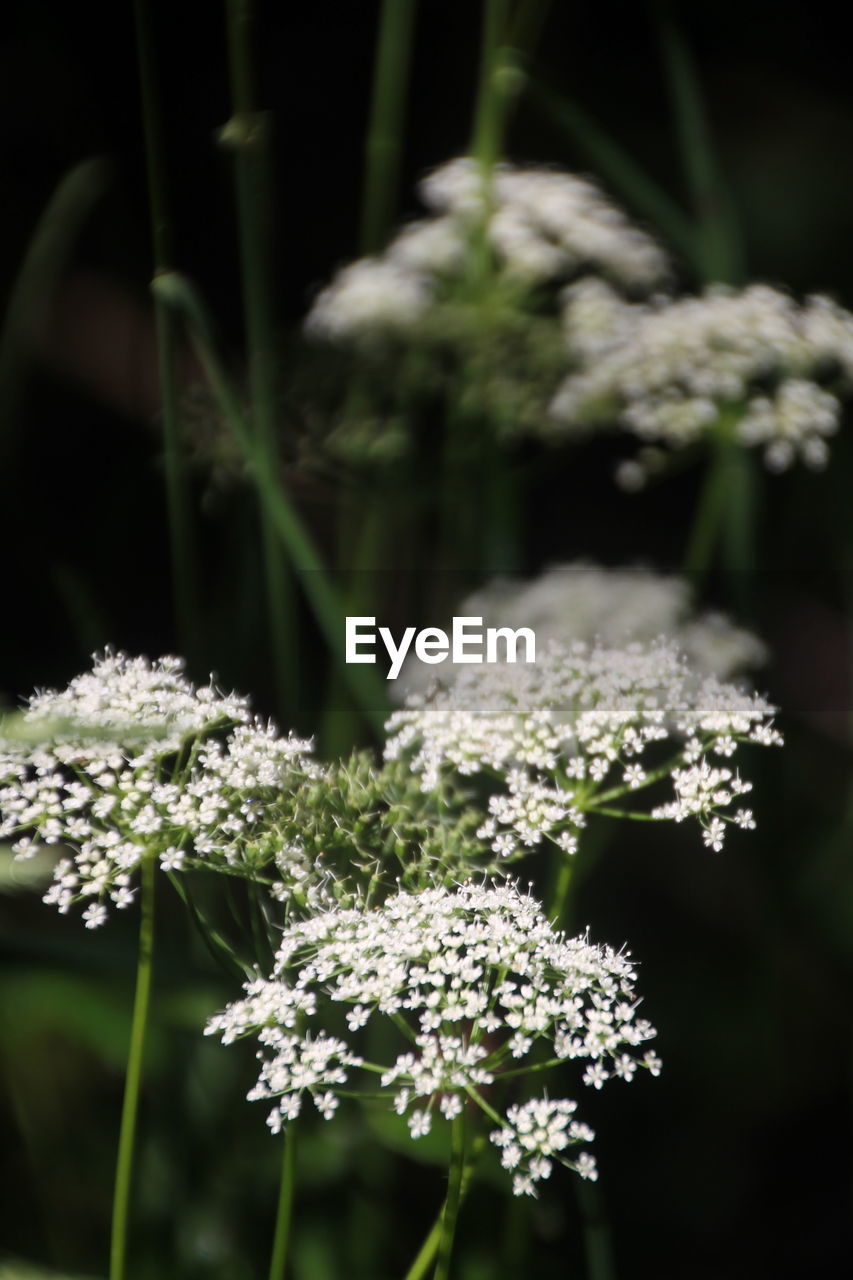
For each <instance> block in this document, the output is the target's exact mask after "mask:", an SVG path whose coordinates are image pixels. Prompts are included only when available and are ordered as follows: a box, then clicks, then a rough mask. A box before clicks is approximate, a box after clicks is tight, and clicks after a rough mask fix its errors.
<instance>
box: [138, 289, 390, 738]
mask: <svg viewBox="0 0 853 1280" xmlns="http://www.w3.org/2000/svg"><path fill="white" fill-rule="evenodd" d="M155 288H156V289H157V291H158V292H159V293H160V295H161V296H162V297H163V298H164V299H166V300H167V301H168V303H169V305H170V306H172V307H175V308H176V309H177V310H179V311H181V312H182V313H183V315H184V316H185V317H186V320H187V322H188V325H189V330H190V336H191V338H192V341H193V346H194V349H195V351H196V353H197V355H198V358H199V361H200V363H201V365H202V368H203V369H204V373H205V376H206V377H207V379H208V381H209V383H210V387H211V390H212V391H213V394H214V396H215V397H216V399H217V401H218V403H219V406H220V408H221V410H222V414H223V417H224V419H225V422H226V424H227V426H228V428H229V430H230V431H231V433H232V435H233V437H234V439H235V441H236V443H237V445H238V446H239V448H240V451H241V453H242V454H243V457H244V459H245V461H246V464H247V467H248V469H249V473H250V475H251V478H252V481H253V482H254V484H255V486H256V488H257V490H258V496H259V498H260V500H261V502H262V504H264V506H265V507H266V510H267V511H268V513H269V516H270V519H271V521H272V523H273V526H274V528H275V530H276V534H277V536H278V537H279V538H281V540H282V542H283V543H284V546H285V548H286V550H287V552H288V554H289V556H290V559H291V563H292V564H293V565H294V567H295V568H296V569H297V570H298V571H299V573H300V577H301V582H302V585H303V588H304V590H305V594H306V596H307V597H308V600H309V603H310V604H311V607H312V609H313V611H314V616H315V618H316V619H317V623H318V625H319V627H320V630H321V631H322V633H323V635H324V637H325V640H326V643H327V644H328V646H329V649H330V650H331V652H332V653H333V655H334V656H335V658H336V659H337V661H338V662H339V664H340V665H341V668H342V670H343V671H344V673H345V674H346V677H347V680H348V682H349V686H350V689H351V690H352V693H353V696H354V697H355V699H356V701H357V702H358V704H359V706H360V707H361V709H362V711H363V712H364V714H365V716H366V717H367V720H368V722H369V723H370V724H371V725H373V726H374V728H376V729H378V730H381V729H382V727H383V725H384V723H385V715H386V711H387V706H388V695H387V692H386V690H385V688H384V682H383V681H382V680H381V679H380V678H379V677H378V676H377V675H376V671H375V669H374V668H373V667H366V666H353V665H347V663H346V661H345V645H344V610H343V608H342V602H341V600H340V597H339V595H338V592H337V591H336V590H335V587H334V584H333V583H332V581H331V579H330V577H329V574H328V571H327V569H326V566H325V564H324V563H323V560H322V558H321V556H320V553H319V550H318V549H317V546H316V544H315V543H314V540H313V538H312V537H311V535H310V533H309V532H308V530H307V529H306V528H305V526H304V525H303V523H302V521H301V519H300V517H299V513H298V512H297V510H296V508H295V507H294V506H293V505H292V504H291V502H290V499H289V497H288V495H287V493H286V491H285V489H284V487H283V486H282V485H281V484H280V483H279V482H278V480H277V478H276V476H275V475H273V474H272V473H271V472H270V471H269V468H268V467H266V466H265V465H264V459H263V457H262V456H259V453H258V449H257V446H256V443H255V441H254V438H253V436H252V434H251V433H250V432H249V431H248V430H247V429H246V424H245V422H244V419H243V412H242V409H241V407H240V404H239V401H238V399H237V396H236V394H235V393H234V391H233V389H232V387H231V385H230V382H229V379H228V377H227V375H226V374H225V372H224V370H223V367H222V363H221V361H220V359H219V357H218V355H217V353H216V348H215V344H214V342H213V336H212V333H211V328H210V324H209V322H208V319H207V316H206V314H205V311H204V308H203V307H202V305H201V302H200V300H199V298H198V296H197V294H196V292H195V290H194V289H193V287H192V285H191V284H190V282H189V280H187V279H186V277H184V276H182V275H181V274H180V273H179V272H177V271H171V272H169V273H168V275H165V276H161V277H159V278H158V279H157V280H156V281H155Z"/></svg>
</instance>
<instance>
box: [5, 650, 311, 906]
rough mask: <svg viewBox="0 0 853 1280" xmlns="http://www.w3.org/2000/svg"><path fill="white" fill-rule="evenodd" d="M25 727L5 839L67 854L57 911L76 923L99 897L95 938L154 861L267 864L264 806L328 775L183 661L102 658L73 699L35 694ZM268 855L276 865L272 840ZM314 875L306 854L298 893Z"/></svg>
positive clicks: (12, 764)
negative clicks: (190, 672) (77, 912)
mask: <svg viewBox="0 0 853 1280" xmlns="http://www.w3.org/2000/svg"><path fill="white" fill-rule="evenodd" d="M23 724H24V726H25V727H26V728H27V730H28V731H29V735H30V737H31V738H33V739H34V740H35V741H36V745H35V746H32V745H28V743H27V742H26V741H24V740H21V739H20V738H16V739H14V740H8V741H4V740H2V739H0V839H9V838H12V839H14V844H13V846H12V847H13V850H14V852H15V854H16V856H17V857H18V858H27V857H30V856H32V855H33V854H34V853H35V852H36V851H37V850H38V849H39V848H40V847H42V846H44V845H48V846H53V847H57V848H59V849H60V850H62V851H63V852H64V853H65V854H67V855H68V856H63V857H61V858H60V859H59V861H58V862H57V865H56V867H55V871H54V880H53V883H52V885H51V886H50V888H49V889H48V891H47V894H46V895H45V901H46V902H48V903H51V904H54V905H55V906H57V907H58V909H59V910H60V911H61V912H63V913H65V912H67V911H69V909H70V908H71V906H72V905H73V904H74V903H76V902H78V901H80V900H88V905H87V907H86V909H85V910H84V912H83V919H84V922H85V924H86V927H87V928H90V929H93V928H96V927H97V926H99V925H101V924H103V923H104V922H105V921H106V919H107V914H108V905H109V904H111V905H113V906H114V907H117V908H119V909H121V908H124V907H127V906H129V905H130V903H131V902H132V901H133V898H134V896H135V888H134V885H133V873H134V872H135V871H136V870H137V868H138V867H139V865H140V863H141V862H142V859H143V858H144V857H147V856H151V857H156V858H157V859H158V861H159V864H160V866H161V867H162V868H163V869H164V870H166V871H180V870H182V869H185V868H188V867H192V866H197V865H205V866H218V867H221V868H233V869H235V870H236V869H239V867H240V865H241V864H242V863H245V862H247V861H249V860H251V859H252V858H253V856H255V855H256V854H257V853H258V848H259V845H258V841H259V838H260V835H261V834H262V833H263V832H264V831H265V830H266V823H265V817H264V808H265V806H266V805H267V804H268V803H269V802H270V801H271V800H272V799H274V798H275V797H276V796H277V795H278V794H279V792H280V791H281V790H282V788H283V787H285V786H286V785H287V784H288V783H290V784H292V783H293V782H294V780H295V779H299V778H302V777H306V776H312V775H313V773H314V771H316V765H314V763H313V762H312V761H311V760H310V759H309V758H308V753H309V752H310V750H311V744H310V743H308V742H302V741H300V740H298V739H296V738H292V737H291V738H282V737H280V736H279V735H278V734H277V733H276V731H275V730H274V729H273V728H272V727H271V726H268V725H263V724H261V723H259V722H257V721H254V720H252V719H251V718H250V715H249V711H248V709H247V704H246V700H245V699H244V698H241V697H237V696H235V695H225V694H221V693H219V692H218V691H217V690H216V689H215V687H214V686H213V684H211V685H209V686H207V687H205V688H197V687H195V686H194V685H192V684H191V683H190V682H189V681H188V680H187V679H186V677H185V676H184V674H183V664H182V662H181V661H180V660H179V659H177V658H162V659H160V660H159V661H157V662H149V661H148V659H146V658H130V657H128V656H127V655H125V654H122V653H112V652H108V653H107V654H105V655H104V656H103V657H96V659H95V661H94V666H93V669H92V670H91V671H89V672H86V673H85V674H83V675H81V676H78V677H76V678H75V679H74V680H73V681H72V682H71V684H70V685H69V686H68V688H67V689H65V690H62V691H56V692H53V691H50V692H42V693H38V694H36V695H35V696H34V697H33V698H32V699H31V700H30V702H29V705H28V707H27V710H26V712H25V714H24V716H23ZM40 735H41V738H42V740H41V741H38V739H39V737H40ZM205 735H208V736H205ZM209 735H214V736H209ZM260 852H261V854H262V856H264V857H265V858H266V859H267V860H270V861H271V860H272V857H273V853H272V851H269V850H266V849H265V848H263V841H262V840H261V841H260ZM309 874H310V867H309V860H308V859H307V858H304V857H301V858H300V857H299V856H297V851H294V856H293V857H292V858H291V859H290V862H289V884H290V887H291V889H292V888H295V887H296V886H297V885H300V884H302V883H303V882H304V881H305V880H306V879H307V878H308V876H309Z"/></svg>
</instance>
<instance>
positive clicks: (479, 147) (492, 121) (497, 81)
mask: <svg viewBox="0 0 853 1280" xmlns="http://www.w3.org/2000/svg"><path fill="white" fill-rule="evenodd" d="M508 17H509V4H508V0H484V7H483V37H482V45H481V54H480V83H479V87H478V89H477V104H476V107H475V111H474V134H473V138H472V140H471V153H472V155H474V156H475V157H476V158H477V159H478V160H479V162H480V164H481V165H482V167H483V169H484V171H485V172H486V173H488V172H490V171H491V169H492V168H493V166H494V165H495V163H496V162H497V160H498V158H499V156H500V153H501V148H502V145H503V128H504V123H505V120H506V108H507V104H508V99H507V93H506V89H507V87H508V86H507V77H506V76H502V75H501V71H502V69H503V67H504V62H505V55H506V51H505V49H504V42H505V40H506V37H507V32H508V25H507V23H508Z"/></svg>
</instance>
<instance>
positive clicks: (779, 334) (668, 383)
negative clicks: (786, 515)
mask: <svg viewBox="0 0 853 1280" xmlns="http://www.w3.org/2000/svg"><path fill="white" fill-rule="evenodd" d="M563 297H564V324H565V332H566V338H567V342H568V347H569V350H570V352H571V355H572V357H573V359H574V360H575V362H576V364H577V365H578V366H579V367H578V368H577V369H576V370H575V371H574V372H572V373H571V374H570V375H569V376H568V377H567V378H566V379H565V381H564V383H563V385H562V386H561V387H560V389H559V390H558V392H557V394H556V396H555V398H554V400H553V402H552V405H551V415H552V418H553V419H554V420H555V421H556V422H557V423H559V424H562V426H563V427H564V428H568V429H570V430H585V429H588V428H589V427H592V426H595V425H597V424H599V423H601V424H603V425H619V426H621V427H622V428H624V429H625V430H627V431H630V432H631V433H633V434H634V435H636V436H637V437H638V438H639V439H640V440H641V441H642V442H643V444H644V446H645V448H644V449H643V450H641V451H640V453H639V454H638V457H637V458H636V459H632V460H630V461H627V462H625V463H623V465H622V467H621V468H620V471H619V473H618V478H619V479H620V481H621V482H622V483H623V484H624V486H625V487H627V488H637V487H640V486H641V485H642V484H643V483H644V482H645V479H646V478H647V476H648V474H649V472H650V471H651V470H653V469H654V468H655V467H656V466H658V465H660V462H661V458H660V455H659V454H658V453H657V452H656V449H657V448H658V447H659V446H661V445H663V446H666V447H667V448H674V449H677V448H682V447H684V446H686V445H690V444H693V443H695V442H696V441H699V440H701V439H702V438H703V437H705V436H706V435H707V434H708V433H709V432H712V431H713V430H714V429H715V427H716V424H717V423H718V422H719V421H720V418H721V414H724V413H731V414H732V415H734V427H733V435H734V438H735V439H736V440H737V441H738V442H739V443H741V444H743V445H745V446H758V447H761V448H762V449H763V451H764V460H765V463H766V465H767V467H768V468H769V469H770V470H772V471H784V470H786V469H787V468H788V467H790V466H791V465H792V463H793V462H794V461H795V460H796V459H797V458H798V457H799V458H801V459H802V461H803V462H805V463H806V465H807V466H809V467H812V468H815V469H818V468H821V467H823V466H824V465H825V464H826V461H827V457H828V447H827V439H828V438H829V437H830V436H832V435H833V434H834V433H835V432H836V431H837V430H838V425H839V420H840V415H841V399H842V397H843V396H845V395H847V394H849V392H850V389H851V386H853V315H851V314H850V313H849V312H847V311H845V310H844V309H843V308H841V307H839V306H837V305H836V304H835V303H834V302H832V301H831V300H830V299H828V298H825V297H811V298H809V299H807V301H806V302H805V303H804V304H803V305H798V304H797V303H796V302H795V301H794V300H793V299H792V298H790V297H789V296H788V295H786V294H784V293H782V292H780V291H779V290H777V289H773V288H770V287H769V286H767V285H751V286H749V287H748V288H746V289H743V290H739V291H736V290H733V289H729V288H725V287H722V286H716V287H714V288H712V289H709V290H708V291H707V292H706V293H705V294H704V295H703V296H701V297H696V298H691V297H688V298H679V299H674V300H673V299H671V298H667V297H658V298H654V299H653V300H652V301H651V302H646V303H636V304H632V303H627V302H625V301H624V300H623V299H622V298H620V297H619V296H618V294H616V293H615V292H614V291H613V290H612V289H610V288H609V287H608V286H607V285H606V284H604V283H603V282H602V281H600V280H581V281H578V282H576V283H575V284H573V285H570V286H569V287H568V288H567V289H566V290H565V292H564V295H563Z"/></svg>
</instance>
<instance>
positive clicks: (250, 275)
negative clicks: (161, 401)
mask: <svg viewBox="0 0 853 1280" xmlns="http://www.w3.org/2000/svg"><path fill="white" fill-rule="evenodd" d="M227 17H228V53H229V66H230V75H231V102H232V116H231V119H230V120H229V121H228V124H227V125H226V126H225V128H224V129H223V130H222V131H221V132H220V141H221V142H222V143H223V144H224V145H226V146H227V147H228V148H229V149H230V150H232V151H233V153H234V173H235V183H236V194H237V225H238V234H239V241H240V262H241V268H242V282H243V315H244V325H245V333H246V347H247V354H248V361H249V391H250V396H251V405H252V410H251V424H250V425H251V430H252V433H253V435H254V438H255V442H256V445H257V451H258V458H259V461H260V465H261V466H263V467H264V468H265V469H266V470H268V471H269V473H270V474H271V475H273V476H276V475H277V469H278V448H277V434H278V416H279V415H278V368H277V359H276V344H275V318H274V307H273V299H272V290H271V280H272V271H271V263H270V258H271V244H272V218H271V198H270V186H271V182H270V172H269V168H270V166H269V134H270V119H269V116H268V115H267V114H266V113H264V112H260V111H258V109H257V104H256V93H255V86H254V69H253V65H252V23H253V12H252V3H251V0H228V4H227ZM277 483H279V482H278V481H277ZM260 524H261V541H262V547H263V558H264V576H265V580H266V594H267V610H268V615H269V623H270V637H271V645H272V651H273V661H274V669H275V681H276V691H277V694H278V699H279V703H280V708H281V712H282V714H289V715H291V716H292V715H293V712H294V708H295V704H296V701H297V696H298V692H299V680H298V661H297V654H296V652H295V647H296V628H295V626H294V616H295V609H294V584H293V580H292V576H291V574H290V572H289V570H288V566H287V563H286V560H285V557H284V554H283V548H282V546H281V543H280V541H279V539H278V537H277V535H276V531H275V526H274V524H273V522H272V519H271V518H270V514H269V511H268V509H267V507H266V505H265V504H264V503H261V504H260Z"/></svg>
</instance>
